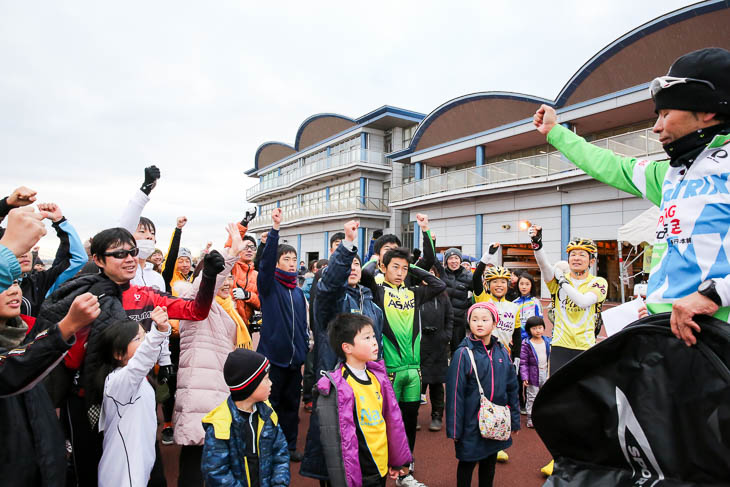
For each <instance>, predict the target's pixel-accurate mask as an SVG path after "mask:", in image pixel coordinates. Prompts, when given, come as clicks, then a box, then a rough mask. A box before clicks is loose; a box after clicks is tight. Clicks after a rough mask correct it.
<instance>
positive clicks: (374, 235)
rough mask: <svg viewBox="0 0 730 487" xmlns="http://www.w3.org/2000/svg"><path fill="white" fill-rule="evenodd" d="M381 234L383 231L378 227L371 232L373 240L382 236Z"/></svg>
mask: <svg viewBox="0 0 730 487" xmlns="http://www.w3.org/2000/svg"><path fill="white" fill-rule="evenodd" d="M382 236H383V231H382V230H380V229H378V230H375V231H374V232H373V238H374V239H375V240H377V239H379V238H380V237H382Z"/></svg>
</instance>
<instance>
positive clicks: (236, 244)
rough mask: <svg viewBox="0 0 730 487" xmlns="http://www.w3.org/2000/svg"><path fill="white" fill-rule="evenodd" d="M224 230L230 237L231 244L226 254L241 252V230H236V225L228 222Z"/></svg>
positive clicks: (232, 254)
mask: <svg viewBox="0 0 730 487" xmlns="http://www.w3.org/2000/svg"><path fill="white" fill-rule="evenodd" d="M226 231H227V232H228V235H229V236H230V237H231V246H230V247H229V248H228V255H229V256H231V257H233V256H234V255H238V254H240V253H241V252H243V239H242V238H241V232H239V231H238V226H237V225H236V224H235V223H229V224H228V225H226ZM221 270H223V269H221Z"/></svg>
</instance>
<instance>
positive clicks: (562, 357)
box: [550, 347, 583, 375]
mask: <svg viewBox="0 0 730 487" xmlns="http://www.w3.org/2000/svg"><path fill="white" fill-rule="evenodd" d="M581 353H583V350H574V349H572V348H565V347H550V375H552V374H554V373H555V372H557V371H558V370H560V369H561V368H563V366H564V365H565V364H567V363H568V362H570V361H571V360H573V359H574V358H575V357H577V356H578V355H580V354H581Z"/></svg>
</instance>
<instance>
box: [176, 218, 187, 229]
mask: <svg viewBox="0 0 730 487" xmlns="http://www.w3.org/2000/svg"><path fill="white" fill-rule="evenodd" d="M187 222H188V217H186V216H179V217H177V228H179V229H180V230H182V227H184V226H185V224H186V223H187Z"/></svg>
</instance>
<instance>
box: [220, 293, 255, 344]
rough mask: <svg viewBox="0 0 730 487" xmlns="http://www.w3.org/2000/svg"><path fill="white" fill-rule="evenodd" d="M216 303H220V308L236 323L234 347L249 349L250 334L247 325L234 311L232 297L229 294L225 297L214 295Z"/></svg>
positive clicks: (234, 306)
mask: <svg viewBox="0 0 730 487" xmlns="http://www.w3.org/2000/svg"><path fill="white" fill-rule="evenodd" d="M215 301H216V303H218V304H220V305H221V308H223V310H224V311H225V312H226V313H228V316H230V317H231V319H232V320H233V322H234V323H235V324H236V348H245V349H248V350H251V349H252V348H253V347H252V345H251V335H250V334H249V333H248V327H247V326H246V323H245V322H244V321H243V319H242V318H241V315H239V314H238V311H236V305H235V304H234V303H233V299H231V297H230V296H228V297H227V298H225V299H224V298H221V297H220V296H216V297H215Z"/></svg>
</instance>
